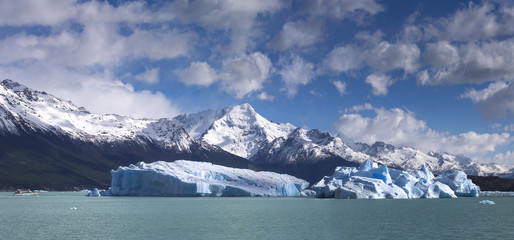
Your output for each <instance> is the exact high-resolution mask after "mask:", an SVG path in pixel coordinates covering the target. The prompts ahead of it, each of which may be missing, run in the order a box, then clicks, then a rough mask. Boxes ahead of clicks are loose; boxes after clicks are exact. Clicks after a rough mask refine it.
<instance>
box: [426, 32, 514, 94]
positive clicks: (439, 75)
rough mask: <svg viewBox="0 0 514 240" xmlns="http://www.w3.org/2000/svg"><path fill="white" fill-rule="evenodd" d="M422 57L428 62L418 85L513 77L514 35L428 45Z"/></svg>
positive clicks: (484, 80) (478, 81) (473, 81)
mask: <svg viewBox="0 0 514 240" xmlns="http://www.w3.org/2000/svg"><path fill="white" fill-rule="evenodd" d="M456 52H457V54H455V53H456ZM424 57H425V60H427V62H428V63H429V64H432V65H429V66H431V68H430V69H429V70H428V74H429V78H427V80H426V81H423V82H420V83H422V84H432V85H436V84H463V83H483V82H489V81H497V80H510V79H513V78H514V69H513V68H512V66H513V65H514V38H511V39H506V40H500V41H497V40H491V41H487V42H469V43H466V44H461V45H458V46H454V45H450V44H449V43H448V42H439V43H435V44H429V45H428V47H427V50H426V51H425V53H424ZM448 57H449V59H448ZM443 59H446V60H443ZM437 60H442V61H441V62H437Z"/></svg>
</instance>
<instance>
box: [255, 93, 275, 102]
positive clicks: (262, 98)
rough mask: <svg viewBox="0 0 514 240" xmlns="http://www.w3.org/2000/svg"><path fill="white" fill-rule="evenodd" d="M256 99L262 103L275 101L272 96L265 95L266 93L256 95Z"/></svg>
mask: <svg viewBox="0 0 514 240" xmlns="http://www.w3.org/2000/svg"><path fill="white" fill-rule="evenodd" d="M257 98H258V99H259V100H262V101H273V100H274V99H275V97H274V96H272V95H269V94H267V93H266V92H261V93H259V94H258V95H257Z"/></svg>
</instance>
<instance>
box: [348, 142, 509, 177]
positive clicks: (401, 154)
mask: <svg viewBox="0 0 514 240" xmlns="http://www.w3.org/2000/svg"><path fill="white" fill-rule="evenodd" d="M353 146H354V149H355V150H357V151H359V152H362V153H365V154H367V155H369V156H371V157H373V158H375V160H374V161H376V162H378V163H380V164H386V165H388V166H391V167H396V168H402V169H418V168H420V167H421V166H422V165H425V166H426V167H427V168H428V169H429V170H430V171H432V172H434V173H435V174H441V173H443V172H444V171H445V170H450V169H454V170H460V171H464V172H465V173H466V174H469V175H475V176H488V175H498V174H505V173H509V172H511V170H510V168H509V167H508V166H503V165H499V164H481V163H477V162H473V161H472V160H471V159H469V158H467V157H464V156H462V155H454V154H450V153H440V152H429V153H423V152H421V151H420V150H417V149H414V148H410V147H398V148H397V147H394V146H392V145H390V144H386V143H384V142H375V143H374V144H372V145H368V144H365V143H356V144H354V145H353Z"/></svg>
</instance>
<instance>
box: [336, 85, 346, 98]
mask: <svg viewBox="0 0 514 240" xmlns="http://www.w3.org/2000/svg"><path fill="white" fill-rule="evenodd" d="M333 84H334V86H335V87H336V89H337V91H338V92H339V95H341V96H343V95H344V94H345V93H346V83H345V82H342V81H334V82H333Z"/></svg>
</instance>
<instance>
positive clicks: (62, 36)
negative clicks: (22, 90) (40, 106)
mask: <svg viewBox="0 0 514 240" xmlns="http://www.w3.org/2000/svg"><path fill="white" fill-rule="evenodd" d="M160 11H161V9H154V8H151V7H149V6H147V5H146V3H145V2H140V1H136V2H127V3H121V4H119V5H116V6H114V5H110V4H109V3H107V2H99V1H85V2H84V1H80V2H79V1H59V4H56V3H55V2H43V3H42V1H30V0H29V1H3V2H1V3H0V12H1V14H0V25H1V26H15V27H20V26H23V27H26V26H27V27H30V26H41V25H42V26H45V28H44V29H48V32H47V33H45V34H40V33H39V34H38V33H34V32H33V31H27V30H20V31H18V32H14V33H13V34H8V35H6V36H5V37H3V38H2V39H1V40H0V51H1V52H2V58H1V59H0V71H1V72H2V73H3V74H4V77H8V78H11V79H13V80H16V81H20V82H22V83H24V84H26V85H28V86H31V87H33V88H37V89H43V90H46V91H48V92H51V93H54V94H56V95H57V96H61V97H63V98H66V99H70V100H72V101H73V102H75V103H76V104H77V105H82V106H85V107H86V108H88V109H89V110H91V111H93V112H100V113H118V114H122V115H128V116H136V117H143V116H145V117H170V116H173V115H176V114H177V113H178V111H179V108H178V107H177V106H174V105H173V103H171V102H170V100H169V99H167V98H166V97H165V96H164V95H163V94H161V93H159V92H150V91H145V90H136V89H134V88H133V87H132V85H130V84H126V83H123V82H121V80H120V79H119V78H118V77H117V76H115V75H114V74H113V72H116V71H117V70H118V67H120V66H122V65H123V64H124V62H126V61H130V60H137V59H148V60H151V61H157V60H163V59H174V58H177V57H182V56H187V55H188V54H189V53H190V51H192V45H193V44H195V43H196V41H197V34H196V33H194V32H190V31H182V30H176V29H170V28H168V27H164V25H161V23H162V21H168V20H170V19H172V18H173V17H172V16H169V15H166V14H162V12H160ZM145 24H146V25H145ZM142 25H145V27H144V28H143V27H142ZM122 27H123V29H122ZM45 31H46V30H45ZM158 74H159V68H155V67H153V68H152V67H150V68H149V69H147V71H146V72H144V73H140V74H138V75H136V76H135V77H134V79H136V80H141V81H146V82H149V83H156V82H158Z"/></svg>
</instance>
